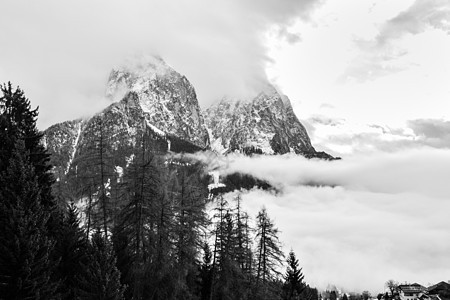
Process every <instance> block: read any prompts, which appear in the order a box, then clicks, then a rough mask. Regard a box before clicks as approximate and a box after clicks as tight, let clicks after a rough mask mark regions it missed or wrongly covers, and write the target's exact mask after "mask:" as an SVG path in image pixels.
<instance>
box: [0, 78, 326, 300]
mask: <svg viewBox="0 0 450 300" xmlns="http://www.w3.org/2000/svg"><path fill="white" fill-rule="evenodd" d="M1 90H2V96H1V98H0V140H1V143H0V228H1V231H0V299H308V300H316V299H318V293H317V290H316V289H314V288H311V287H309V286H308V285H307V284H306V283H305V282H304V276H303V274H302V270H301V268H300V266H299V261H298V260H297V258H296V256H295V254H294V252H293V251H291V252H290V253H289V254H288V255H286V257H285V255H284V254H283V252H282V249H281V243H280V241H279V238H278V233H279V231H278V229H277V228H276V225H275V224H274V223H273V221H272V220H271V218H270V216H269V215H268V212H267V210H266V209H265V208H261V210H260V211H259V212H258V213H257V214H255V215H250V213H249V212H245V211H243V209H242V198H241V195H240V194H239V193H234V194H233V195H234V196H233V197H230V194H224V193H221V192H217V191H216V193H210V191H209V190H208V189H207V186H208V181H209V177H208V175H207V173H206V172H205V166H203V165H202V164H201V163H193V162H192V161H187V160H185V159H183V155H177V156H174V155H171V154H170V153H168V152H167V148H165V145H166V144H165V143H166V142H165V141H162V140H161V137H159V136H158V135H157V134H156V133H155V131H154V130H152V128H148V127H147V126H145V124H144V125H143V126H142V130H140V131H139V132H138V133H136V134H135V137H136V138H135V140H133V141H131V142H130V143H115V142H116V141H118V140H119V139H125V138H126V134H125V133H124V134H123V136H110V135H108V131H107V130H105V128H108V125H105V124H103V123H102V120H103V119H102V118H101V116H99V117H98V118H92V119H91V122H92V124H82V123H80V124H79V125H77V124H75V125H73V124H72V125H73V126H72V125H71V126H72V127H73V128H72V129H71V130H76V128H75V127H76V126H85V128H89V130H90V132H89V135H88V134H86V136H85V138H86V139H87V138H89V140H85V141H84V143H83V144H82V145H83V146H82V147H80V148H79V149H78V150H77V151H79V153H78V154H77V160H76V161H73V162H71V163H70V168H68V167H67V166H63V165H55V166H52V165H51V164H50V161H51V160H52V162H53V163H55V164H57V162H58V159H59V158H58V157H53V158H51V157H50V155H49V154H48V152H47V149H46V147H45V146H44V143H43V139H42V137H43V134H42V133H41V132H39V130H38V129H37V128H36V120H37V116H38V112H37V109H35V110H32V109H31V105H30V101H29V100H28V99H27V98H26V97H25V95H24V92H23V91H22V90H21V89H20V88H16V89H14V88H13V87H12V86H11V84H6V85H3V86H2V87H1ZM69 125H70V124H69ZM74 126H75V127H74ZM123 145H126V146H123ZM177 145H179V147H180V149H179V150H180V151H179V152H183V146H182V145H183V144H182V143H181V141H180V142H179V143H178V144H177ZM53 146H54V145H53ZM186 150H190V149H186ZM53 152H55V151H53ZM61 153H62V152H61ZM118 153H120V155H118ZM120 159H122V160H124V161H118V160H120ZM61 160H62V161H67V158H65V159H61ZM120 166H123V167H120ZM55 175H56V177H55ZM55 178H57V180H55ZM235 179H236V178H235ZM238 179H239V178H237V179H236V180H238ZM235 184H236V183H235ZM286 261H287V264H286V263H285V262H286Z"/></svg>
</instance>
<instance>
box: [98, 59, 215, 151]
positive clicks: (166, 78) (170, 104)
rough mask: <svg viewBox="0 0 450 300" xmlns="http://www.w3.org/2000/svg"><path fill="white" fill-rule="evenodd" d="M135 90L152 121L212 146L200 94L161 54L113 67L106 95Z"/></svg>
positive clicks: (143, 109)
mask: <svg viewBox="0 0 450 300" xmlns="http://www.w3.org/2000/svg"><path fill="white" fill-rule="evenodd" d="M124 92H125V93H127V92H133V93H134V94H135V95H137V97H138V99H139V101H138V102H139V105H140V107H141V109H142V111H143V113H145V114H146V117H147V118H148V121H149V123H150V124H152V125H153V126H155V127H156V128H158V129H159V130H161V131H163V132H165V133H168V134H172V135H175V136H177V137H179V138H181V139H184V140H187V141H189V142H191V143H193V144H195V145H197V146H198V147H201V148H206V147H208V145H209V139H208V132H207V130H206V127H205V126H204V121H203V116H202V112H201V110H200V106H199V104H198V100H197V95H196V93H195V89H194V87H193V86H192V84H191V83H190V82H189V81H188V79H187V78H186V77H185V76H183V75H181V74H179V73H178V72H176V71H175V70H174V69H172V68H171V67H170V66H169V65H167V64H166V63H165V62H164V61H163V60H162V59H161V58H159V57H153V56H151V57H146V58H143V59H142V60H139V61H134V62H133V63H130V64H129V65H125V66H122V67H119V68H115V69H113V70H112V72H111V74H110V76H109V80H108V83H107V90H106V94H107V96H108V97H110V98H113V96H114V95H115V94H117V93H124Z"/></svg>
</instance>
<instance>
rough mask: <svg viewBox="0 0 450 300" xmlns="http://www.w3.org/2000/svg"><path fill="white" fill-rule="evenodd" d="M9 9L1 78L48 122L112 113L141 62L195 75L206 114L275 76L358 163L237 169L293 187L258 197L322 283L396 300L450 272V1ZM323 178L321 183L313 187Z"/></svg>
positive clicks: (145, 2) (320, 137) (319, 133)
mask: <svg viewBox="0 0 450 300" xmlns="http://www.w3.org/2000/svg"><path fill="white" fill-rule="evenodd" d="M0 7H1V8H0V28H2V34H1V39H0V82H7V81H11V82H12V83H13V84H14V85H19V86H20V87H21V88H22V89H24V90H25V93H26V95H27V97H28V98H29V99H30V100H31V103H32V105H33V106H39V107H40V108H39V111H40V116H39V121H38V125H39V127H40V129H45V128H46V127H48V126H50V125H52V124H54V123H56V122H61V121H64V120H68V119H75V118H78V117H83V116H89V115H92V114H93V113H95V112H98V111H100V110H101V109H102V108H104V107H105V106H106V105H108V103H109V102H108V100H106V99H105V97H104V93H105V84H106V81H107V79H108V75H109V72H110V71H111V69H112V68H113V67H114V66H116V65H118V64H121V63H122V62H123V61H124V59H125V58H127V57H130V56H135V55H142V54H144V55H147V54H158V55H160V56H162V57H163V58H164V59H165V61H166V62H167V63H168V64H170V65H171V66H172V67H173V68H174V69H176V70H177V71H178V72H180V73H182V74H184V75H186V77H187V78H188V79H189V80H190V81H191V82H192V84H193V85H194V86H195V88H196V91H197V94H198V99H199V102H200V104H201V106H202V107H203V108H205V107H207V106H209V105H210V104H212V103H214V102H215V101H217V100H218V99H220V98H221V97H222V96H223V95H225V94H227V95H232V96H240V95H248V94H249V93H250V94H251V93H256V92H257V90H258V87H259V86H260V85H261V84H262V83H264V82H265V81H267V80H269V81H271V82H272V83H274V84H275V85H276V86H277V87H278V88H279V89H280V90H281V91H282V92H283V93H285V94H286V95H287V96H289V98H290V99H291V101H292V104H293V107H294V109H295V111H296V113H297V115H298V117H299V118H300V120H301V121H302V122H304V124H305V126H306V127H307V129H308V132H309V134H310V136H311V139H312V142H313V144H314V146H315V147H316V148H317V149H318V150H325V151H327V152H329V153H331V154H333V155H338V156H342V157H343V158H344V160H343V161H341V162H336V163H333V164H325V163H323V162H307V161H304V160H303V159H301V158H298V157H297V158H295V157H276V158H270V159H269V158H267V159H268V160H267V162H265V163H264V164H262V163H261V162H259V161H257V160H255V159H250V158H235V161H237V162H239V164H236V165H235V164H234V163H233V162H230V163H229V167H230V168H238V169H239V168H240V170H242V171H246V172H250V173H255V174H256V173H257V174H263V175H261V176H266V177H267V180H269V181H272V182H273V183H274V184H278V185H280V186H282V188H283V191H284V192H283V193H282V194H279V195H273V194H267V193H265V192H262V191H252V192H249V193H247V194H246V196H245V198H244V199H247V200H246V201H247V202H246V204H247V207H248V208H249V209H251V212H250V214H252V215H256V212H257V210H258V209H259V207H261V205H265V206H266V207H267V208H268V212H269V214H270V215H272V216H273V218H274V219H275V222H276V223H277V224H278V226H279V229H280V230H281V231H282V240H283V242H284V243H285V248H286V250H289V248H291V247H292V248H293V249H294V250H295V251H296V252H297V255H298V256H299V258H300V262H301V264H302V265H303V266H304V272H305V278H306V280H307V281H308V282H309V283H311V284H312V285H317V286H319V287H322V288H324V287H326V286H327V284H335V285H337V286H340V287H342V288H346V289H347V290H371V291H373V292H381V291H382V289H383V284H384V282H385V281H386V280H388V279H391V278H392V279H395V280H398V281H402V282H403V281H411V282H415V281H417V282H419V283H422V284H425V285H427V284H428V283H435V282H437V281H441V280H449V279H450V273H449V271H448V270H450V258H449V255H448V253H450V218H448V216H447V214H446V212H448V211H450V190H449V189H448V182H446V180H448V179H450V174H449V171H448V170H450V154H449V152H450V150H449V148H450V84H449V78H450V2H449V1H448V0H395V1H392V0H341V1H331V0H245V1H243V0H226V1H225V0H221V1H219V0H177V1H170V0H169V1H156V0H155V1H153V0H138V1H116V0H99V1H86V0H78V1H60V0H41V1H24V0H15V1H9V0H5V1H1V4H0ZM286 161H288V162H286ZM261 165H263V166H264V168H262V169H261ZM280 166H282V167H283V169H282V170H283V171H280ZM225 171H226V170H225ZM271 174H272V175H273V174H280V176H278V177H273V176H272V175H271ZM281 175H283V176H281ZM280 180H282V182H279V181H280ZM309 182H317V183H318V184H319V186H315V187H312V186H304V185H302V183H309Z"/></svg>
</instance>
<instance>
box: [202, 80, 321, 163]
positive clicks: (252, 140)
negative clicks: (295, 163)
mask: <svg viewBox="0 0 450 300" xmlns="http://www.w3.org/2000/svg"><path fill="white" fill-rule="evenodd" d="M205 116H206V118H205V122H206V125H207V127H208V128H209V134H210V140H211V148H212V149H213V150H215V151H217V152H219V153H226V152H230V151H244V152H246V151H250V152H262V153H265V154H284V153H289V152H294V153H297V154H302V155H305V156H307V157H315V153H316V151H315V149H314V147H313V146H312V145H311V141H310V139H309V137H308V134H307V132H306V129H305V127H304V126H303V125H302V124H301V123H300V121H299V120H298V119H297V117H296V116H295V114H294V111H293V109H292V106H291V104H290V101H289V99H288V98H287V97H286V96H283V95H281V94H280V93H278V91H277V90H276V89H275V88H274V87H273V86H271V85H268V87H267V88H266V89H264V91H262V92H261V93H259V94H258V95H257V96H256V97H255V98H253V99H251V100H236V99H229V98H224V99H222V100H221V101H220V102H219V103H217V104H215V105H213V106H212V107H210V108H208V109H207V110H206V112H205Z"/></svg>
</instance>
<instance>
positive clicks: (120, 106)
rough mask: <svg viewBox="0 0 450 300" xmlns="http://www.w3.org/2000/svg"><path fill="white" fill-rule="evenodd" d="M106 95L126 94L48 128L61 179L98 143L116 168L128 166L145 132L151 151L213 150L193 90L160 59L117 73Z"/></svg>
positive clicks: (48, 141)
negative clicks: (100, 108)
mask: <svg viewBox="0 0 450 300" xmlns="http://www.w3.org/2000/svg"><path fill="white" fill-rule="evenodd" d="M106 94H107V97H109V98H111V99H113V98H114V97H117V95H118V94H121V95H123V96H120V99H121V100H120V101H118V102H115V103H113V104H111V105H110V106H109V107H107V108H105V109H104V110H103V111H102V112H100V113H98V114H96V115H94V116H92V117H91V118H88V119H84V120H82V119H79V120H74V121H67V122H63V123H59V124H55V125H53V126H51V127H49V128H48V129H47V130H45V132H44V134H45V138H44V143H45V144H46V146H47V148H48V149H49V151H50V153H51V154H52V164H53V165H55V168H56V173H57V174H59V175H60V176H58V175H57V177H58V178H59V177H61V176H62V175H64V174H67V173H68V172H69V171H70V170H71V169H73V168H76V167H77V165H78V163H79V162H80V160H82V158H83V155H85V153H86V152H87V151H88V150H87V149H89V148H92V147H93V146H94V145H97V146H96V147H98V145H99V143H102V144H103V145H102V147H105V151H108V152H109V153H113V154H114V153H115V154H114V155H113V156H117V157H120V159H118V161H116V162H115V164H116V165H119V166H122V165H126V162H125V156H126V155H129V154H130V153H131V152H132V151H131V149H132V148H133V147H135V146H136V143H138V140H139V139H140V138H141V136H142V133H143V132H144V131H145V132H147V133H150V134H151V135H152V136H153V138H152V139H153V141H154V144H155V145H153V146H152V147H156V148H158V149H159V150H162V151H167V150H172V151H175V152H194V151H199V150H202V149H209V137H208V131H207V130H206V127H205V124H204V120H203V116H202V112H201V110H200V106H199V104H198V100H197V96H196V93H195V89H194V87H193V86H192V84H191V83H190V82H189V81H188V80H187V78H186V77H185V76H183V75H181V74H179V73H178V72H176V71H175V70H173V69H172V68H171V67H170V66H168V65H167V64H166V63H165V62H164V61H163V60H162V59H160V58H157V57H150V58H146V59H145V60H143V61H142V60H141V61H139V62H138V63H132V64H130V65H126V66H123V67H120V68H116V69H113V70H112V72H111V74H110V76H109V80H108V83H107V91H106ZM102 151H103V150H102ZM118 152H120V154H117V153H118ZM116 154H117V155H116Z"/></svg>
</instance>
